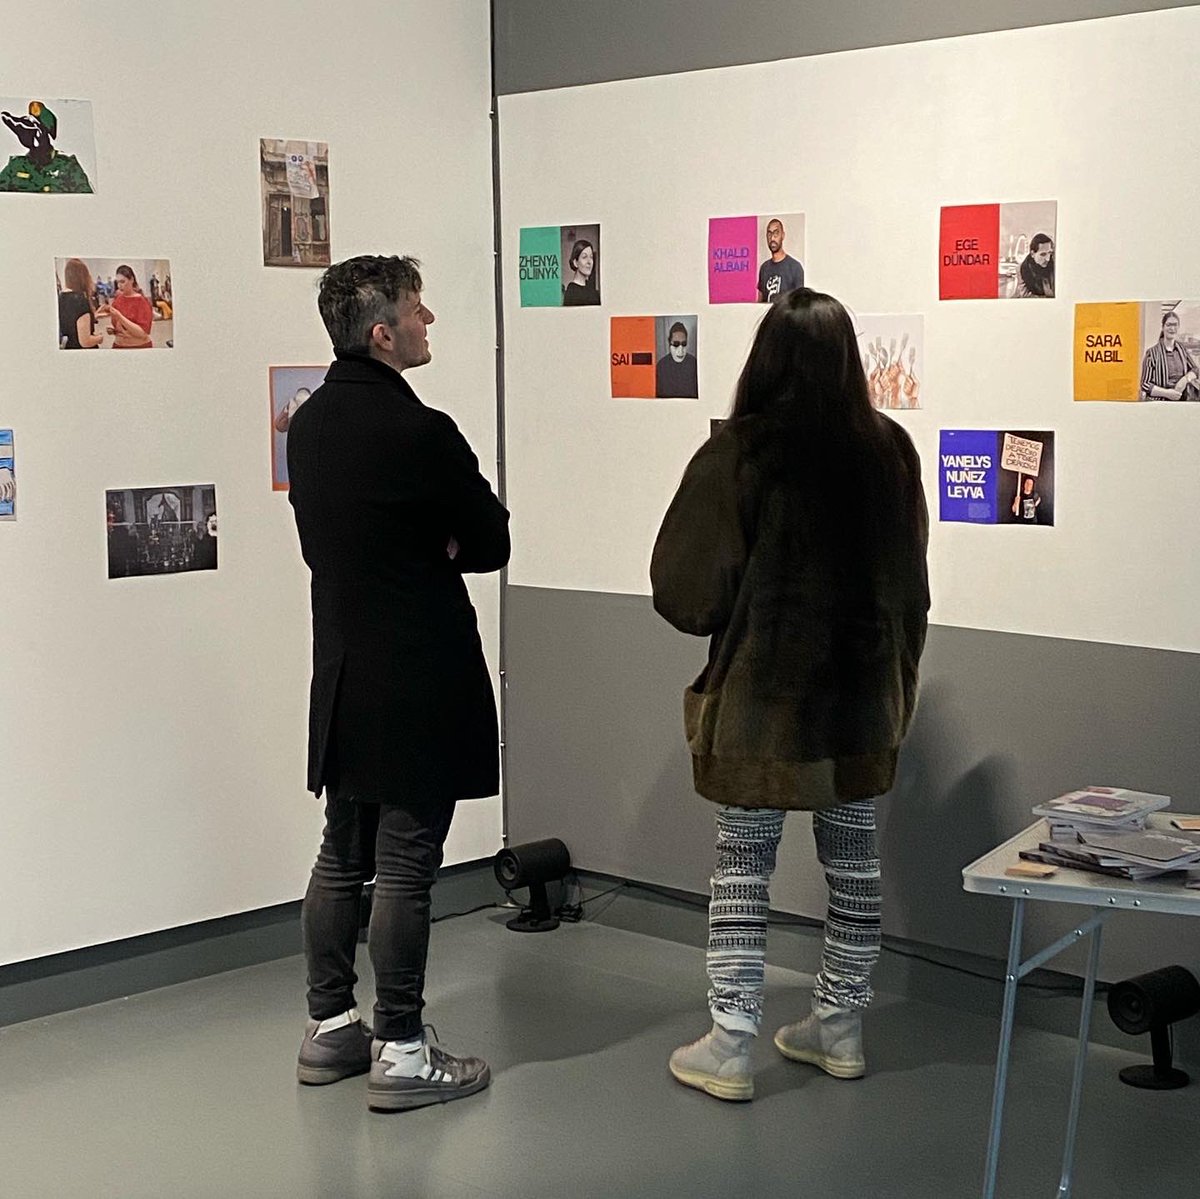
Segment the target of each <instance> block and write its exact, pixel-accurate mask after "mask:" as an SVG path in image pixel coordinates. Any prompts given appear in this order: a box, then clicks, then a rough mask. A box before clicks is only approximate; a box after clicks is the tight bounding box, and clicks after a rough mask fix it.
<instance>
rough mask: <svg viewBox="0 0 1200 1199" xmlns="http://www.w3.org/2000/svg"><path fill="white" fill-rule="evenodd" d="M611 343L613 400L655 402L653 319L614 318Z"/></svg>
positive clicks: (643, 317) (646, 317)
mask: <svg viewBox="0 0 1200 1199" xmlns="http://www.w3.org/2000/svg"><path fill="white" fill-rule="evenodd" d="M611 341H612V359H611V361H612V394H613V399H624V398H632V399H638V400H652V399H654V395H655V389H654V317H652V316H614V317H613V318H612V323H611Z"/></svg>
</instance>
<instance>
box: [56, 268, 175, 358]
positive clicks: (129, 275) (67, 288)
mask: <svg viewBox="0 0 1200 1199" xmlns="http://www.w3.org/2000/svg"><path fill="white" fill-rule="evenodd" d="M54 281H55V286H56V287H57V288H58V348H59V349H60V350H96V349H101V350H169V349H171V347H172V346H174V344H175V297H174V291H173V288H172V285H171V264H170V262H169V261H168V260H167V259H165V258H56V259H55V260H54Z"/></svg>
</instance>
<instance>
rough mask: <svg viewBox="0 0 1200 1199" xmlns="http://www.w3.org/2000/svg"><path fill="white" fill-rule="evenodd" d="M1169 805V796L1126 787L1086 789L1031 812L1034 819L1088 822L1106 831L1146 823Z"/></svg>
mask: <svg viewBox="0 0 1200 1199" xmlns="http://www.w3.org/2000/svg"><path fill="white" fill-rule="evenodd" d="M1170 802H1171V797H1170V796H1169V795H1154V794H1151V793H1150V792H1148V791H1130V790H1128V789H1127V788H1125V787H1085V788H1083V790H1081V791H1068V792H1067V793H1066V794H1065V795H1059V796H1057V797H1056V798H1054V799H1050V800H1047V801H1046V802H1045V803H1040V804H1038V805H1037V806H1036V807H1035V808H1034V809H1033V814H1034V815H1035V816H1045V817H1046V819H1047V820H1059V821H1064V822H1069V823H1075V821H1076V820H1078V821H1081V822H1082V821H1087V822H1089V823H1098V824H1103V825H1104V826H1106V827H1111V826H1114V825H1126V824H1132V823H1134V822H1143V823H1144V822H1145V819H1146V817H1147V816H1148V815H1149V814H1150V813H1151V812H1157V811H1160V810H1161V809H1162V808H1165V807H1167V806H1168V805H1169V804H1170Z"/></svg>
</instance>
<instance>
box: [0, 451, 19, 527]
mask: <svg viewBox="0 0 1200 1199" xmlns="http://www.w3.org/2000/svg"><path fill="white" fill-rule="evenodd" d="M16 519H17V462H16V457H15V454H14V451H13V431H12V430H11V429H0V520H16Z"/></svg>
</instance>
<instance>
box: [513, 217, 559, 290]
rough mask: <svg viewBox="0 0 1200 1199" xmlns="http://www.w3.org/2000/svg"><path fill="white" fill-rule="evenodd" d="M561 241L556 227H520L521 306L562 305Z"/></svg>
mask: <svg viewBox="0 0 1200 1199" xmlns="http://www.w3.org/2000/svg"><path fill="white" fill-rule="evenodd" d="M561 253H562V241H561V234H560V230H559V227H558V226H557V225H547V226H544V227H542V228H537V229H522V230H521V307H522V308H560V307H562V296H563V293H562V263H561V261H560V255H561Z"/></svg>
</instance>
